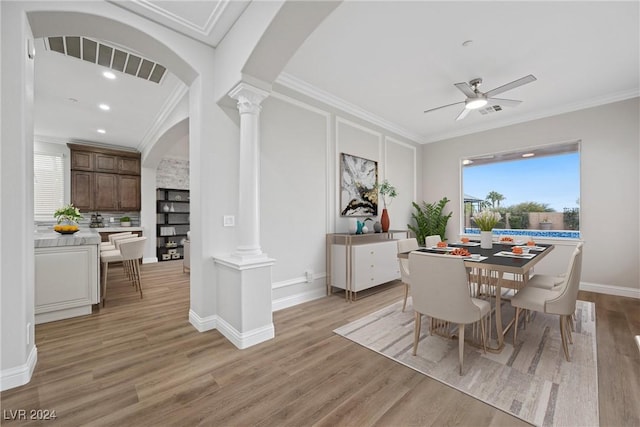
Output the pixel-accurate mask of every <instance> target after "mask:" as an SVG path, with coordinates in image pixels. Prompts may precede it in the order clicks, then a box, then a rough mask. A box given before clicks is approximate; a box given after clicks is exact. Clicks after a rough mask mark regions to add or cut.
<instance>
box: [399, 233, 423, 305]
mask: <svg viewBox="0 0 640 427" xmlns="http://www.w3.org/2000/svg"><path fill="white" fill-rule="evenodd" d="M419 247H420V246H418V240H417V239H416V238H414V237H412V238H409V239H401V240H398V254H400V253H403V252H411V251H415V250H416V249H418V248H419ZM398 263H399V264H400V279H401V280H402V283H404V304H402V311H404V309H405V308H406V307H407V297H408V296H409V285H410V284H411V282H410V281H409V280H410V278H409V276H410V273H409V258H398Z"/></svg>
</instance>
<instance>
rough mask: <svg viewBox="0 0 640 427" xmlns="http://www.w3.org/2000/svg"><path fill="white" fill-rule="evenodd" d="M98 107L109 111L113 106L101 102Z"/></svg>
mask: <svg viewBox="0 0 640 427" xmlns="http://www.w3.org/2000/svg"><path fill="white" fill-rule="evenodd" d="M98 107H100V109H101V110H104V111H109V110H110V109H111V107H109V106H108V105H107V104H100V105H98Z"/></svg>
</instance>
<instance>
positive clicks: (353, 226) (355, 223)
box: [349, 218, 358, 234]
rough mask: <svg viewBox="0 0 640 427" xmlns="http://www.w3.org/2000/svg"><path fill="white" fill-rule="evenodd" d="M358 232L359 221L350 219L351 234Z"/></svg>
mask: <svg viewBox="0 0 640 427" xmlns="http://www.w3.org/2000/svg"><path fill="white" fill-rule="evenodd" d="M356 230H358V221H357V220H356V219H355V218H350V219H349V234H356Z"/></svg>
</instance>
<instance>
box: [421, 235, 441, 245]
mask: <svg viewBox="0 0 640 427" xmlns="http://www.w3.org/2000/svg"><path fill="white" fill-rule="evenodd" d="M441 240H442V239H441V238H440V236H439V235H437V234H434V235H432V236H427V237H425V239H424V245H425V246H426V247H427V248H431V247H433V246H436V245H437V244H438V242H439V241H441Z"/></svg>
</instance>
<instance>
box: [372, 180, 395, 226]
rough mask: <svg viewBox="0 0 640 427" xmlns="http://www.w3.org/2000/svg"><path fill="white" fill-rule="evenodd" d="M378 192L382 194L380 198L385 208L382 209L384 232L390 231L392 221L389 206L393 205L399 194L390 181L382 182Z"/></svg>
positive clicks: (377, 186)
mask: <svg viewBox="0 0 640 427" xmlns="http://www.w3.org/2000/svg"><path fill="white" fill-rule="evenodd" d="M376 190H378V191H379V192H380V196H381V197H382V204H383V206H384V208H383V209H382V217H381V218H380V223H381V225H382V231H383V232H387V231H389V225H390V223H391V221H390V220H389V212H388V211H387V206H389V205H391V202H392V201H393V199H394V198H395V197H397V196H398V192H397V191H396V187H394V186H393V185H391V184H390V183H389V181H388V180H386V179H385V180H384V181H382V184H376Z"/></svg>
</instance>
